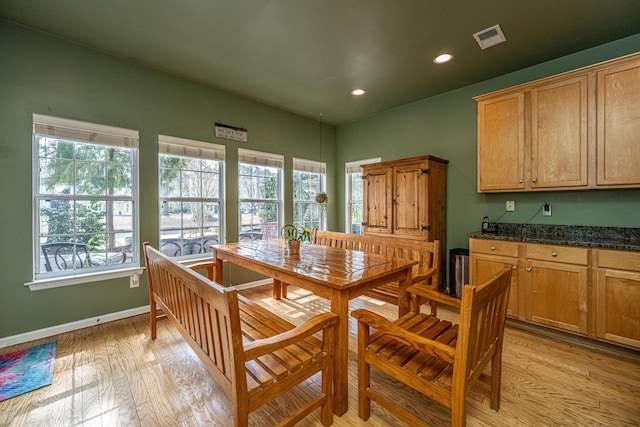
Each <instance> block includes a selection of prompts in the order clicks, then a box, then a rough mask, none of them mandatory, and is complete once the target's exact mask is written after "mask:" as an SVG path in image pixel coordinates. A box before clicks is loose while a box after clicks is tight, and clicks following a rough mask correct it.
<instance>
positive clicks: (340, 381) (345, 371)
mask: <svg viewBox="0 0 640 427" xmlns="http://www.w3.org/2000/svg"><path fill="white" fill-rule="evenodd" d="M331 311H332V312H333V313H335V314H337V315H338V316H339V317H340V321H339V323H338V333H337V336H336V349H335V359H334V371H333V375H334V377H333V386H334V396H335V401H334V405H333V413H334V414H336V415H342V414H344V413H345V412H347V410H348V409H349V396H348V392H349V296H348V294H347V293H343V292H340V291H337V290H336V291H334V292H333V295H332V298H331Z"/></svg>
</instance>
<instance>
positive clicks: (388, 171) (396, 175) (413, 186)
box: [362, 155, 449, 291]
mask: <svg viewBox="0 0 640 427" xmlns="http://www.w3.org/2000/svg"><path fill="white" fill-rule="evenodd" d="M447 163H449V161H448V160H444V159H440V158H437V157H434V156H429V155H427V156H419V157H411V158H407V159H400V160H391V161H385V162H379V163H370V164H367V165H363V166H362V169H363V179H364V182H363V214H362V218H363V221H362V226H363V231H364V233H365V234H380V235H385V236H396V237H398V238H403V239H416V240H426V241H433V240H440V248H441V254H440V264H441V265H440V285H439V290H440V291H444V289H445V287H444V283H445V277H446V267H445V266H446V259H447V257H446V247H447V244H446V230H447V229H446V219H447V211H446V210H447Z"/></svg>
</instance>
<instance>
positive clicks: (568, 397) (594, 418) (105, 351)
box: [0, 287, 640, 427]
mask: <svg viewBox="0 0 640 427" xmlns="http://www.w3.org/2000/svg"><path fill="white" fill-rule="evenodd" d="M243 293H244V294H245V295H247V296H249V297H250V298H252V299H257V300H260V301H262V302H263V303H264V304H266V305H269V306H272V307H273V308H274V310H278V312H279V313H281V314H282V315H283V316H286V317H288V318H289V319H291V321H292V322H293V323H298V322H301V321H303V320H304V319H306V318H307V317H308V316H309V315H310V314H313V313H317V312H319V311H327V310H328V308H329V307H328V304H327V302H326V301H324V300H322V299H320V298H317V297H315V296H313V295H311V294H309V293H308V292H307V291H304V290H300V289H297V288H294V287H290V288H289V298H288V299H287V300H283V301H281V302H276V301H274V300H273V299H271V297H270V295H271V288H270V287H262V288H256V289H250V290H246V291H243ZM361 307H364V308H368V309H371V310H375V311H377V312H378V313H381V314H384V315H386V316H387V317H389V318H395V317H396V316H395V313H396V310H397V309H396V307H395V306H390V305H387V304H382V303H379V302H377V301H375V300H370V299H366V298H359V299H356V300H353V301H352V302H351V309H352V310H353V309H356V308H361ZM447 315H448V316H449V317H455V316H456V314H455V313H448V314H447ZM349 327H350V330H351V340H350V343H349V348H350V354H349V359H350V367H349V374H350V378H349V411H348V412H347V413H345V414H344V415H343V416H342V417H334V425H335V426H339V427H342V426H349V427H350V426H362V425H371V426H403V425H405V424H404V423H402V422H400V421H398V420H396V419H395V418H393V417H392V416H389V415H388V414H387V413H385V411H384V410H382V409H381V408H379V407H377V406H376V405H375V404H373V405H372V416H371V418H370V419H369V420H368V421H367V422H364V421H362V420H360V419H359V418H358V414H357V380H356V373H357V369H356V339H355V338H356V332H355V331H356V322H355V320H353V319H351V322H350V325H349ZM148 329H149V328H148V317H147V316H137V317H132V318H129V319H124V320H120V321H117V322H112V323H107V324H101V325H98V326H95V327H92V328H87V329H83V330H80V331H75V332H70V333H65V334H61V335H58V336H55V337H52V338H50V339H43V340H39V341H37V342H30V343H24V344H21V345H16V346H13V347H10V348H4V349H0V354H2V353H5V352H8V351H12V350H16V349H20V348H26V347H28V346H31V345H34V344H38V343H43V342H48V341H51V340H53V339H56V340H58V349H57V358H56V362H55V374H54V378H53V384H52V385H51V386H49V387H44V388H42V389H39V390H36V391H34V392H31V393H28V394H25V395H22V396H18V397H15V398H13V399H9V400H7V401H4V402H0V426H47V427H48V426H105V427H106V426H108V427H111V426H138V425H142V426H182V427H187V426H207V425H208V426H231V425H233V420H232V416H231V411H230V407H231V403H230V401H229V400H228V399H227V397H226V396H225V395H224V394H223V392H222V391H221V389H220V388H219V387H218V386H217V385H216V383H215V382H214V381H213V380H212V379H211V377H210V376H209V374H208V373H207V371H206V370H205V368H204V367H203V365H202V364H201V363H200V361H199V360H198V359H197V357H196V356H195V355H194V353H193V352H192V351H191V349H190V348H189V347H188V346H187V345H186V344H185V343H184V341H183V340H182V339H181V337H180V335H179V333H178V332H177V330H176V329H175V328H174V327H173V326H172V325H171V324H170V323H169V322H168V321H161V322H159V328H158V339H157V340H155V341H152V340H150V338H149V330H148ZM372 374H373V375H372V377H373V382H375V383H377V384H381V387H382V388H385V389H389V390H392V393H393V398H394V399H395V400H396V401H401V402H403V404H404V405H406V406H407V407H409V408H412V409H413V410H414V411H415V412H416V413H417V414H419V415H420V416H421V417H422V418H423V419H425V420H427V421H428V422H429V423H431V424H432V425H436V426H437V425H448V424H449V423H450V417H449V414H448V411H447V410H446V409H444V408H442V407H440V406H438V405H437V404H433V403H430V402H429V401H428V400H427V399H426V398H424V397H422V396H421V395H419V394H417V393H415V392H413V391H412V390H410V389H406V388H404V387H398V386H397V385H396V384H395V383H393V381H392V380H389V379H386V378H384V377H382V375H375V372H373V373H372ZM317 380H318V378H316V377H313V378H312V379H310V380H309V381H307V383H305V384H304V386H302V387H299V388H297V389H295V390H294V391H293V392H292V393H290V394H289V396H287V397H286V398H281V399H280V400H278V401H276V402H274V403H271V404H268V405H266V406H265V407H263V408H261V409H259V410H257V411H255V412H254V413H252V415H251V416H250V422H251V425H252V426H272V425H274V424H275V423H276V422H277V421H278V420H279V419H280V418H279V417H280V414H281V411H283V410H285V411H289V410H291V409H292V408H294V407H297V402H298V401H299V400H303V399H305V398H306V396H307V394H306V393H305V391H306V390H309V389H311V388H317V387H318V383H317ZM486 392H487V389H486V387H485V386H484V385H482V384H481V385H478V386H476V388H474V389H473V390H472V391H471V393H470V395H469V397H468V398H467V407H468V420H467V421H468V425H469V426H492V427H493V426H509V427H513V426H597V425H602V426H631V425H640V355H639V354H638V353H635V352H620V353H618V352H607V351H600V350H594V349H588V348H585V347H583V346H576V345H574V344H570V343H568V342H566V341H559V340H557V339H553V338H545V337H542V336H540V335H537V334H534V333H531V332H525V331H523V330H520V329H516V328H513V327H507V330H506V332H505V344H504V358H503V379H502V401H501V409H500V412H498V413H496V412H493V411H491V409H490V408H489V403H488V397H487V395H486ZM299 425H300V426H319V425H321V424H320V421H319V415H318V411H316V412H315V413H314V414H312V416H310V417H308V418H307V419H305V420H304V421H302V422H301V423H300V424H299Z"/></svg>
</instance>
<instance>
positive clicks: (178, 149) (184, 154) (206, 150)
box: [158, 135, 226, 262]
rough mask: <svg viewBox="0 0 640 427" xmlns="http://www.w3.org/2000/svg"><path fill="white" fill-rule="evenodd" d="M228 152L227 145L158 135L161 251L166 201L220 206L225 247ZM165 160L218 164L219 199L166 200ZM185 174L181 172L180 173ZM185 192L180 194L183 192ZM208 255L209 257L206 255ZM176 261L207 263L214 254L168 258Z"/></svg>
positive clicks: (220, 234) (220, 238)
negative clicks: (181, 159) (163, 181)
mask: <svg viewBox="0 0 640 427" xmlns="http://www.w3.org/2000/svg"><path fill="white" fill-rule="evenodd" d="M225 151H226V147H225V146H224V145H220V144H215V143H211V142H204V141H197V140H193V139H185V138H179V137H175V136H168V135H158V203H159V204H158V225H159V229H158V232H159V237H160V241H159V246H158V247H159V248H160V249H161V250H162V233H163V231H164V230H166V229H163V228H162V212H163V207H162V204H163V201H168V202H176V203H193V202H195V203H201V204H206V203H217V205H218V206H219V207H218V238H217V240H218V243H224V242H225V241H226V232H225V231H226V227H225V223H226V221H225V205H226V203H225V191H224V189H225V167H226V165H225ZM162 156H170V157H174V158H186V159H192V160H211V161H216V162H219V165H218V188H217V192H218V197H217V198H216V197H202V196H201V197H188V196H185V195H182V194H181V195H180V196H177V197H176V196H170V197H164V196H163V195H162V168H161V163H162ZM181 170H182V169H181ZM199 184H200V186H202V176H201V177H200V183H199ZM181 191H182V190H180V192H181ZM191 229H193V227H191V228H186V229H185V228H184V227H182V228H180V230H181V231H180V234H181V235H182V234H184V232H185V230H191ZM183 248H184V243H182V245H180V246H179V247H178V250H180V251H181V252H182V250H183ZM207 254H209V255H207ZM166 255H168V256H170V257H171V258H173V259H175V260H176V261H187V262H188V261H193V260H198V259H208V258H210V256H211V254H210V252H209V251H208V250H207V249H206V248H200V252H198V253H196V254H187V255H184V254H181V255H177V256H172V255H170V254H166Z"/></svg>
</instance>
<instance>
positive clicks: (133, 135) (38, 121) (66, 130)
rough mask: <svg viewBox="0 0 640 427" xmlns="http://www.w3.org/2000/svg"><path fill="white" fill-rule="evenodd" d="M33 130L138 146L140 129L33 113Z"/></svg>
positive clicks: (77, 138)
mask: <svg viewBox="0 0 640 427" xmlns="http://www.w3.org/2000/svg"><path fill="white" fill-rule="evenodd" d="M33 132H34V134H35V135H42V136H48V137H50V138H56V139H64V140H69V141H76V142H88V143H90V144H100V145H108V146H116V147H129V148H137V147H138V131H137V130H131V129H124V128H118V127H114V126H107V125H99V124H96V123H88V122H80V121H77V120H71V119H62V118H59V117H51V116H44V115H41V114H34V115H33Z"/></svg>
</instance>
